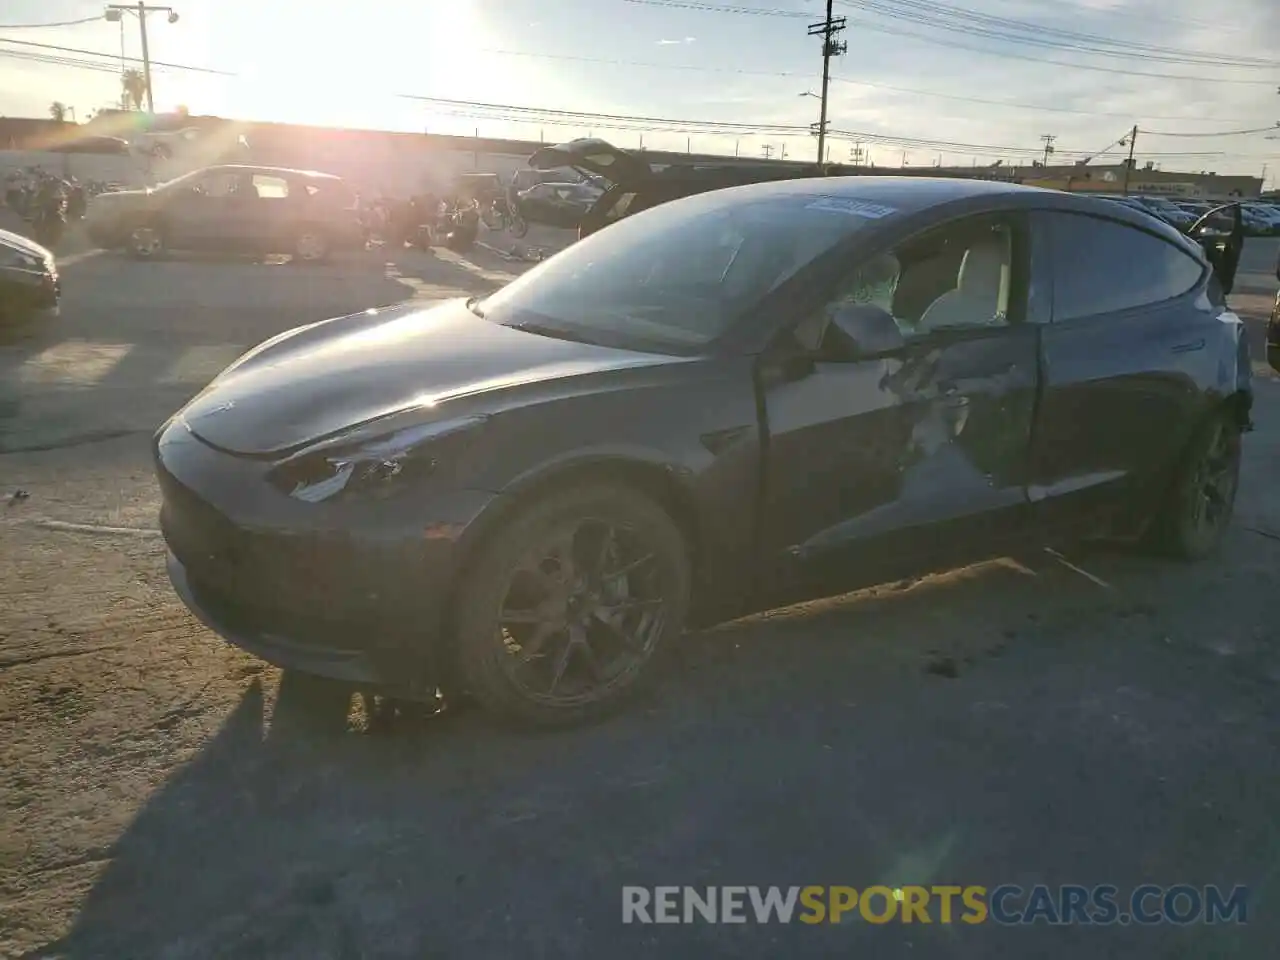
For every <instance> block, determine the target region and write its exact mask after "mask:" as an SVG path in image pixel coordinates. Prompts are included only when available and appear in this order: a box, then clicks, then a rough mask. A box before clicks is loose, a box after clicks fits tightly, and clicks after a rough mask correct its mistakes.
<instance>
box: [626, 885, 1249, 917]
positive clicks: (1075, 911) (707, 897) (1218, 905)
mask: <svg viewBox="0 0 1280 960" xmlns="http://www.w3.org/2000/svg"><path fill="white" fill-rule="evenodd" d="M1248 900H1249V891H1248V889H1247V888H1246V887H1241V886H1236V887H1233V888H1231V889H1230V891H1226V892H1224V891H1223V890H1222V889H1221V888H1219V887H1215V886H1191V885H1190V884H1178V885H1174V886H1168V887H1161V886H1156V885H1154V884H1146V885H1142V886H1138V887H1134V888H1133V889H1132V890H1131V891H1129V893H1128V894H1122V893H1121V891H1120V889H1119V888H1118V887H1115V886H1112V885H1109V884H1100V885H1097V886H1091V887H1086V886H1080V885H1074V884H1063V885H1061V886H1048V885H1039V886H1034V887H1029V888H1024V887H1019V886H1014V885H1009V884H1005V885H1001V886H997V887H991V888H987V887H985V886H976V885H970V886H958V885H956V886H949V885H941V884H939V885H934V886H928V887H926V886H902V887H888V886H870V887H865V888H862V889H859V888H857V887H845V886H803V887H801V886H794V887H776V886H771V887H756V886H724V887H631V886H629V887H623V888H622V922H623V923H751V922H754V923H758V924H766V923H783V924H786V923H793V922H799V923H806V924H833V923H841V922H854V921H864V922H866V923H875V924H886V923H942V924H950V923H961V924H970V925H976V924H984V923H996V924H1001V925H1025V924H1049V925H1053V926H1069V925H1081V924H1088V925H1110V924H1121V925H1127V924H1138V925H1151V924H1160V923H1172V924H1179V925H1186V924H1192V923H1205V924H1223V923H1247V922H1248Z"/></svg>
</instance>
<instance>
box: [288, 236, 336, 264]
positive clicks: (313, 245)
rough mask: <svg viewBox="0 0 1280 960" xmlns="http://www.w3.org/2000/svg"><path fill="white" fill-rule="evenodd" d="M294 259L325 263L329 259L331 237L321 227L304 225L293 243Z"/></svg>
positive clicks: (303, 261)
mask: <svg viewBox="0 0 1280 960" xmlns="http://www.w3.org/2000/svg"><path fill="white" fill-rule="evenodd" d="M293 259H294V260H297V261H300V262H302V263H323V262H324V261H325V260H328V259H329V238H328V237H327V236H325V234H324V232H323V231H322V230H321V229H320V228H319V227H304V228H303V229H302V231H301V232H300V233H299V234H298V236H297V239H295V240H294V243H293Z"/></svg>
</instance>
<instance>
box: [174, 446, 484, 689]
mask: <svg viewBox="0 0 1280 960" xmlns="http://www.w3.org/2000/svg"><path fill="white" fill-rule="evenodd" d="M155 458H156V472H157V477H158V479H159V483H160V489H161V494H162V507H161V529H162V531H163V533H164V537H165V541H166V543H167V545H168V548H169V553H170V557H169V561H168V570H169V578H170V580H171V582H172V584H173V587H174V590H175V592H176V593H177V594H178V596H179V598H180V599H181V600H182V601H183V603H184V604H186V606H187V607H188V608H189V609H190V610H191V612H192V613H193V614H195V616H196V617H197V618H198V619H199V620H200V621H201V622H203V623H204V624H205V625H206V626H208V627H209V628H210V629H212V630H213V631H214V632H216V633H218V634H219V635H221V636H222V637H223V638H224V639H226V640H227V641H229V642H230V643H232V644H234V645H235V646H238V647H241V648H242V649H244V650H246V651H248V652H249V653H252V654H254V655H255V656H258V657H261V658H262V659H264V660H266V661H267V662H269V663H272V664H275V665H277V666H280V667H285V668H290V669H296V670H299V671H301V672H304V673H312V674H316V675H319V676H324V677H330V678H332V679H335V680H341V681H347V682H350V683H353V684H357V685H367V686H373V687H382V688H394V689H396V690H398V691H400V692H401V694H402V695H406V696H412V695H414V694H415V693H418V692H422V693H428V694H429V693H430V691H431V690H434V688H435V686H436V685H437V684H438V683H439V681H440V664H439V663H438V658H437V653H438V641H439V639H440V637H441V635H442V632H443V622H444V616H443V615H444V612H445V610H446V608H447V604H448V601H449V591H450V589H451V586H452V583H453V578H454V574H455V571H456V569H457V566H458V563H459V558H460V554H461V550H460V540H461V538H462V536H463V534H464V532H465V531H466V530H467V529H468V528H469V526H470V525H471V524H472V523H473V522H474V520H475V519H476V518H477V517H478V516H479V515H480V514H481V513H482V512H483V511H484V509H485V508H486V507H487V506H488V505H489V504H490V503H491V502H492V501H493V500H494V498H495V496H496V495H494V494H490V493H483V492H477V491H445V492H440V493H439V494H434V495H429V496H424V497H414V496H412V493H413V491H406V492H405V493H406V496H405V497H404V499H403V500H386V501H380V502H376V503H360V504H341V503H325V504H305V503H300V502H298V501H296V500H293V499H291V498H290V497H288V496H287V495H285V494H283V493H281V492H279V491H278V490H276V489H275V488H274V487H272V486H271V485H270V484H269V483H268V482H267V480H266V478H265V474H266V470H267V468H268V466H269V464H266V463H263V462H261V461H257V460H249V459H243V458H238V457H234V456H231V455H229V454H225V453H222V452H220V451H217V450H214V449H213V448H211V447H208V446H207V445H205V444H204V443H203V442H201V441H200V440H198V439H196V438H195V437H194V436H192V435H191V434H190V432H189V431H187V430H186V428H185V426H184V425H182V424H180V423H176V424H171V425H169V426H167V427H165V428H162V430H161V433H160V434H159V435H158V436H157V443H156V448H155Z"/></svg>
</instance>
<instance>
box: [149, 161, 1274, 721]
mask: <svg viewBox="0 0 1280 960" xmlns="http://www.w3.org/2000/svg"><path fill="white" fill-rule="evenodd" d="M1230 261H1231V258H1230V256H1219V257H1217V258H1216V260H1214V261H1212V262H1211V260H1210V259H1209V258H1208V257H1207V256H1206V253H1205V250H1204V249H1202V248H1201V247H1200V246H1198V245H1197V244H1196V243H1194V242H1192V241H1191V240H1190V239H1189V238H1188V237H1186V236H1184V235H1183V234H1181V233H1180V232H1179V231H1177V230H1175V229H1174V228H1173V227H1171V226H1168V225H1167V224H1163V223H1161V222H1159V221H1158V220H1156V219H1154V218H1152V217H1151V216H1149V215H1146V214H1141V213H1138V212H1136V211H1132V210H1129V209H1128V208H1125V207H1123V206H1121V205H1118V204H1111V203H1106V202H1104V201H1101V200H1093V199H1089V198H1083V197H1076V196H1071V195H1069V194H1063V193H1058V192H1054V191H1046V190H1037V189H1034V188H1030V187H1020V186H1015V185H1011V184H1006V183H998V182H983V181H974V180H961V179H932V178H896V177H847V178H826V179H792V180H787V181H784V182H777V183H760V184H754V185H751V186H743V187H737V188H732V189H718V190H712V191H708V192H704V193H701V194H699V195H697V196H693V197H688V198H685V199H681V200H675V201H673V202H668V203H663V204H659V205H656V206H653V207H651V208H650V209H648V210H645V211H644V212H642V213H638V214H636V215H633V216H628V217H626V218H624V219H622V220H620V221H618V222H617V223H616V224H614V225H613V226H611V227H610V228H609V229H607V230H602V231H598V232H596V233H594V234H592V235H590V236H588V237H586V238H585V239H583V240H581V241H580V242H578V243H576V244H574V245H573V246H571V247H569V248H568V249H567V250H565V251H563V252H562V253H560V254H558V255H556V256H554V257H552V258H551V259H549V260H547V261H545V262H544V263H542V264H540V265H539V266H537V267H535V268H534V269H532V270H530V271H529V272H527V273H525V274H524V275H523V276H522V277H520V278H519V279H517V280H515V281H513V282H512V283H510V284H509V285H508V286H506V287H504V288H502V289H500V290H498V291H496V292H494V293H492V294H490V295H488V296H486V297H476V298H472V299H471V300H466V301H463V300H457V301H452V302H447V303H444V304H441V305H438V306H434V307H423V306H421V305H417V304H406V305H402V306H398V307H392V308H388V309H385V310H370V311H368V312H365V313H361V314H357V315H354V316H350V317H344V318H338V319H334V320H328V321H324V322H320V323H316V324H312V325H310V326H306V327H302V328H299V329H297V330H293V331H290V332H288V333H284V334H282V335H280V336H278V337H275V338H274V339H271V340H268V341H267V342H265V343H263V344H262V345H261V346H259V347H257V348H255V349H254V350H251V351H250V352H249V353H248V354H246V355H245V356H244V357H243V358H241V359H240V360H239V361H237V362H236V363H234V364H233V365H232V366H231V367H230V368H228V369H227V370H226V371H225V372H224V373H222V374H221V375H220V376H219V377H218V378H217V379H215V380H214V381H213V382H212V383H211V384H210V385H209V386H208V388H207V389H205V390H204V391H203V392H202V393H201V394H199V395H198V396H196V397H195V398H194V399H193V400H191V401H190V402H189V403H188V404H187V405H186V406H185V407H183V408H182V409H181V410H179V411H178V412H177V413H176V414H175V415H174V416H173V417H172V418H171V419H170V420H168V421H167V422H166V423H165V424H164V425H163V426H162V427H161V428H160V430H159V431H158V432H157V434H156V436H155V440H154V455H155V464H156V470H157V474H158V477H159V482H160V488H161V491H162V497H163V499H162V503H163V506H162V511H161V525H162V528H163V531H164V536H165V539H166V542H167V544H168V549H169V557H168V568H169V574H170V578H171V580H172V583H173V585H174V587H175V589H176V591H177V592H178V594H179V595H180V596H181V597H182V599H183V600H184V602H185V603H186V604H187V605H188V606H189V607H190V609H191V610H192V611H193V612H194V613H195V614H196V615H197V616H198V617H199V618H200V619H201V620H203V621H204V622H205V623H206V624H207V625H209V626H210V627H211V628H212V629H213V630H214V631H216V632H217V633H219V634H221V635H222V636H223V637H225V638H227V639H228V640H229V641H230V642H232V643H234V644H236V645H238V646H240V647H242V648H244V649H245V650H248V651H250V652H252V653H255V654H257V655H258V656H260V657H262V658H264V659H266V660H268V661H270V662H272V663H275V664H279V665H281V666H283V667H285V668H287V669H288V670H291V671H296V672H299V673H302V674H318V675H322V676H325V677H329V678H333V679H337V680H340V681H345V682H347V683H349V684H351V685H352V686H354V687H357V688H364V689H367V690H371V691H375V692H382V693H384V694H386V695H388V696H394V697H397V698H421V699H426V700H433V701H434V698H435V697H437V695H438V694H437V691H441V690H442V691H444V695H445V696H446V698H449V697H452V696H453V695H454V694H469V695H471V696H472V697H474V698H475V699H477V700H478V701H479V702H480V703H481V704H482V705H483V706H485V707H486V708H488V709H489V710H491V711H493V712H494V713H495V714H497V715H499V716H502V717H504V718H506V719H507V720H509V721H512V722H514V723H516V724H520V725H526V726H540V725H558V724H569V723H574V722H577V721H581V720H585V719H587V718H590V717H592V716H595V715H597V714H599V713H601V712H603V711H607V710H609V709H611V708H613V707H615V706H616V705H617V704H619V703H621V702H623V701H625V699H626V698H627V697H628V696H629V695H631V694H633V693H635V692H636V691H637V690H638V689H640V688H641V687H642V686H643V685H644V683H645V682H646V681H648V680H650V679H651V678H653V677H654V676H655V675H657V674H658V673H659V671H658V666H659V664H660V662H661V655H662V654H663V652H664V651H667V650H669V649H670V648H671V647H672V646H673V645H674V644H675V642H676V641H677V640H678V639H679V637H680V634H681V633H682V631H683V630H684V629H685V628H686V627H698V626H702V625H707V624H711V623H715V622H719V621H723V620H726V619H730V618H733V617H736V616H739V615H741V614H744V613H747V612H750V611H752V610H759V609H762V608H767V607H770V606H774V605H778V604H783V603H787V602H791V601H794V600H798V599H802V598H805V597H812V596H818V595H829V594H833V593H839V592H842V591H844V590H848V589H850V588H853V587H857V586H862V585H866V584H868V583H874V582H878V581H883V580H886V579H895V578H899V577H904V576H910V575H912V574H916V573H921V572H924V571H927V570H931V569H937V568H940V567H950V566H953V565H958V564H962V563H966V562H972V561H974V560H976V559H980V558H984V557H989V556H993V555H1001V554H1003V553H1005V552H1008V551H1012V550H1016V549H1019V548H1022V547H1026V546H1030V545H1043V544H1050V543H1055V542H1064V543H1065V542H1072V541H1077V540H1080V539H1082V538H1111V539H1121V540H1126V541H1132V542H1139V543H1142V544H1146V545H1149V546H1151V547H1152V548H1153V549H1155V550H1158V551H1160V552H1163V553H1165V554H1167V555H1171V556H1174V557H1179V558H1183V559H1187V560H1199V559H1201V558H1205V557H1208V556H1209V555H1211V554H1212V553H1213V552H1214V551H1215V549H1216V547H1217V546H1218V544H1219V542H1220V541H1221V539H1222V537H1223V534H1224V531H1225V530H1226V529H1227V527H1228V525H1229V523H1230V520H1231V516H1232V509H1233V504H1234V501H1235V496H1236V486H1237V480H1238V476H1239V469H1240V454H1241V439H1242V435H1243V434H1244V433H1245V432H1247V431H1248V430H1249V428H1250V409H1251V405H1252V398H1253V390H1252V383H1251V379H1250V377H1251V366H1250V358H1249V348H1248V343H1247V339H1246V337H1245V334H1244V330H1243V326H1242V323H1241V321H1240V320H1239V318H1238V317H1236V315H1235V314H1234V313H1233V312H1232V311H1231V310H1230V309H1229V307H1228V306H1227V303H1226V300H1225V296H1224V290H1225V289H1228V288H1229V287H1230V285H1231V280H1232V273H1233V271H1234V266H1233V265H1232V263H1231V262H1230Z"/></svg>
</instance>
